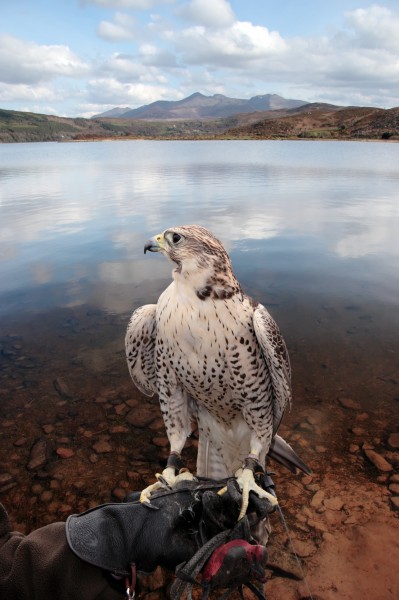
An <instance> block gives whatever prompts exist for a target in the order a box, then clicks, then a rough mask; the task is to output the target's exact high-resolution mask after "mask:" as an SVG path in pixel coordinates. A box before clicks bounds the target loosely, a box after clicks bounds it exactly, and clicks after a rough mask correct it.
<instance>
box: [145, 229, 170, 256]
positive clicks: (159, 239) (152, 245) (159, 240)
mask: <svg viewBox="0 0 399 600" xmlns="http://www.w3.org/2000/svg"><path fill="white" fill-rule="evenodd" d="M164 242H165V240H164V237H163V235H162V234H159V235H156V236H155V237H153V238H151V239H150V240H148V242H146V243H145V244H144V254H145V253H146V252H147V250H149V251H150V252H160V250H163V248H164Z"/></svg>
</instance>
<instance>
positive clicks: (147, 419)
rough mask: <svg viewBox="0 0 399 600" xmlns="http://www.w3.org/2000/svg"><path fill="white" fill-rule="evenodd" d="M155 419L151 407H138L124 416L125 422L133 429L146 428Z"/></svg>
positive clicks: (155, 415)
mask: <svg viewBox="0 0 399 600" xmlns="http://www.w3.org/2000/svg"><path fill="white" fill-rule="evenodd" d="M156 417H157V414H156V412H155V411H154V408H153V407H151V406H138V407H137V408H134V409H132V410H130V411H129V412H128V413H127V415H126V417H125V418H126V421H127V422H128V423H130V424H131V425H133V426H134V427H140V428H142V427H147V425H149V424H150V423H151V422H152V421H154V419H155V418H156Z"/></svg>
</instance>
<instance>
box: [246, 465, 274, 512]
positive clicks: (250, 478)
mask: <svg viewBox="0 0 399 600" xmlns="http://www.w3.org/2000/svg"><path fill="white" fill-rule="evenodd" d="M236 479H237V483H238V485H239V486H240V489H241V491H242V504H241V511H240V514H239V516H238V521H240V520H241V519H242V518H243V517H244V516H245V514H246V512H247V509H248V504H249V492H255V494H256V495H257V496H259V497H260V498H265V499H266V500H268V501H269V502H270V504H271V505H272V506H273V507H274V506H277V504H278V500H277V498H276V496H273V494H270V493H269V492H266V490H264V489H263V488H261V487H260V486H259V485H257V484H256V483H255V478H254V474H253V471H252V470H251V469H247V468H246V469H238V471H237V472H236Z"/></svg>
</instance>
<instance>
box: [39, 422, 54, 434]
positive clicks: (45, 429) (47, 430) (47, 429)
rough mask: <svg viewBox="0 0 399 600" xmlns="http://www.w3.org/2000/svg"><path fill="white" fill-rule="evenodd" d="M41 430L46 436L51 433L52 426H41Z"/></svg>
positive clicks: (48, 424)
mask: <svg viewBox="0 0 399 600" xmlns="http://www.w3.org/2000/svg"><path fill="white" fill-rule="evenodd" d="M42 429H43V431H44V433H47V434H49V433H53V431H54V425H51V424H50V423H47V424H46V425H42Z"/></svg>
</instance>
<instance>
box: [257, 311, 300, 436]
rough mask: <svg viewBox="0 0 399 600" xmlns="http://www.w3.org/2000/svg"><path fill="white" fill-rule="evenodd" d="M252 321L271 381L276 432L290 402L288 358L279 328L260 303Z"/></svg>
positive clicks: (274, 429) (289, 367)
mask: <svg viewBox="0 0 399 600" xmlns="http://www.w3.org/2000/svg"><path fill="white" fill-rule="evenodd" d="M253 323H254V329H255V335H256V337H257V339H258V342H259V344H260V346H261V348H262V352H263V356H264V359H265V361H266V364H267V366H268V367H269V372H270V376H271V379H272V383H273V391H274V395H273V432H274V433H276V431H277V429H278V427H279V425H280V421H281V419H282V418H283V414H284V410H285V408H286V406H287V404H291V396H292V394H291V366H290V360H289V357H288V351H287V348H286V345H285V342H284V340H283V337H282V335H281V333H280V330H279V328H278V327H277V324H276V322H275V321H274V319H273V318H272V317H271V316H270V314H269V313H268V311H267V309H266V308H265V307H264V306H262V304H258V306H257V307H256V309H255V311H254V316H253Z"/></svg>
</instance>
